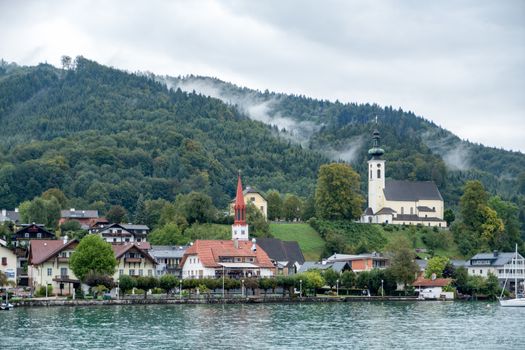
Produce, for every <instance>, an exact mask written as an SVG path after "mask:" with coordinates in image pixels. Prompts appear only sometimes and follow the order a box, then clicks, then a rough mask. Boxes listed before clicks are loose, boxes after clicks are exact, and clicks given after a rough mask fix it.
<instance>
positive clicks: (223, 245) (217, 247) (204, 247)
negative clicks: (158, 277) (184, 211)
mask: <svg viewBox="0 0 525 350" xmlns="http://www.w3.org/2000/svg"><path fill="white" fill-rule="evenodd" d="M238 243H239V248H235V246H234V242H233V241H232V240H196V241H195V242H194V243H193V245H192V246H191V247H189V248H188V249H187V250H186V252H184V257H183V258H182V261H181V266H182V265H184V262H185V261H186V258H187V257H188V256H189V255H197V256H198V257H199V259H200V261H201V262H202V265H203V266H205V267H220V266H221V265H219V257H221V256H222V257H255V258H256V261H257V262H255V263H254V265H257V266H259V267H265V268H273V267H274V266H273V264H272V261H271V260H270V258H269V257H268V254H266V252H265V251H264V250H263V249H262V248H261V247H260V246H259V245H257V244H256V247H257V250H256V251H255V252H253V251H252V249H251V248H252V245H253V243H252V242H251V241H238Z"/></svg>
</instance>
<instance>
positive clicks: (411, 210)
mask: <svg viewBox="0 0 525 350" xmlns="http://www.w3.org/2000/svg"><path fill="white" fill-rule="evenodd" d="M412 214H414V208H412V207H410V215H412Z"/></svg>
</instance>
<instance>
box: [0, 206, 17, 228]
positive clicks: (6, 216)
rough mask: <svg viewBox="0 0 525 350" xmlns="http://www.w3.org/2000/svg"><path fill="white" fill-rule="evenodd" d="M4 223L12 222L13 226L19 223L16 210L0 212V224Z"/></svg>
mask: <svg viewBox="0 0 525 350" xmlns="http://www.w3.org/2000/svg"><path fill="white" fill-rule="evenodd" d="M4 222H12V223H14V224H15V225H16V224H18V223H19V222H20V213H19V212H18V208H15V210H6V209H2V210H1V211H0V224H1V223H4Z"/></svg>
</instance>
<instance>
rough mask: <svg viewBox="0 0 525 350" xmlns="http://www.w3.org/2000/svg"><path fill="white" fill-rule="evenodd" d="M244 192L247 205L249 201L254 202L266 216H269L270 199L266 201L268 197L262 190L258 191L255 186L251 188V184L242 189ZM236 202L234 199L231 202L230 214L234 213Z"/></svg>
mask: <svg viewBox="0 0 525 350" xmlns="http://www.w3.org/2000/svg"><path fill="white" fill-rule="evenodd" d="M242 193H243V195H244V203H245V204H246V205H248V204H249V203H251V204H253V205H254V206H255V207H256V208H257V209H259V210H260V211H261V213H262V214H263V215H264V217H265V218H267V217H268V201H266V198H264V196H263V195H262V193H261V192H259V191H257V190H256V189H254V188H251V187H250V186H247V187H246V189H245V190H244V191H242ZM234 204H235V200H232V201H231V203H230V215H233V205H234Z"/></svg>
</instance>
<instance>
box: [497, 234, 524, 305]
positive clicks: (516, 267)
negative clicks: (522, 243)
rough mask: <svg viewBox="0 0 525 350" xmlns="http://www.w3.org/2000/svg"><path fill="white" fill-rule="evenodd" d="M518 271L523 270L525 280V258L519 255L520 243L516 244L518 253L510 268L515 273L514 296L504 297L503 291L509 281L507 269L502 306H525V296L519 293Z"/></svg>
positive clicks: (500, 302)
mask: <svg viewBox="0 0 525 350" xmlns="http://www.w3.org/2000/svg"><path fill="white" fill-rule="evenodd" d="M518 271H521V276H522V277H523V279H524V280H525V273H524V272H525V259H524V258H520V257H518V245H517V244H516V255H515V256H514V258H512V262H511V268H510V273H511V274H514V298H512V299H503V292H504V291H505V286H506V285H507V281H508V275H507V269H505V276H506V278H505V283H504V284H503V289H502V290H501V295H500V297H499V304H500V305H501V306H508V307H510V306H512V307H525V296H524V295H523V294H522V293H518Z"/></svg>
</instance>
